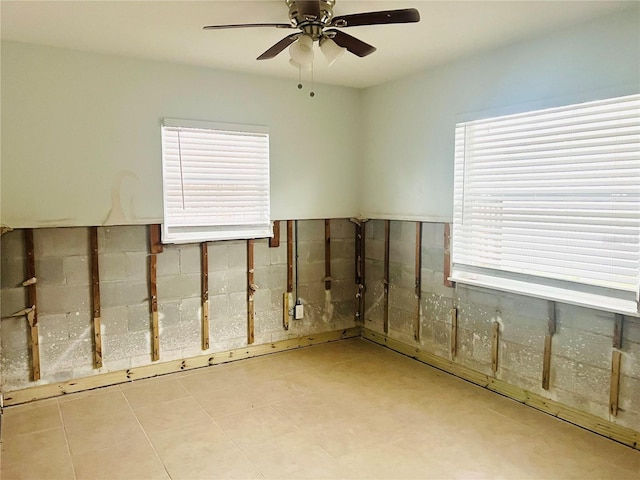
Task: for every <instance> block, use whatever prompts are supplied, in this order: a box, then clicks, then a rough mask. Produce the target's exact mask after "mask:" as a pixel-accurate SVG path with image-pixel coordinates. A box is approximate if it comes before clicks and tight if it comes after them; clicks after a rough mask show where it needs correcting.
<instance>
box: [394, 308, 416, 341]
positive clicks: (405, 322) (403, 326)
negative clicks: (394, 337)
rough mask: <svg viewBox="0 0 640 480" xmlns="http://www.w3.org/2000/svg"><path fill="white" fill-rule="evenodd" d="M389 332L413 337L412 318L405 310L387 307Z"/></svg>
mask: <svg viewBox="0 0 640 480" xmlns="http://www.w3.org/2000/svg"><path fill="white" fill-rule="evenodd" d="M389 330H390V331H391V330H394V331H396V332H399V333H402V334H405V335H409V334H411V336H412V337H413V317H412V316H411V314H410V313H409V312H407V311H406V310H400V309H399V308H395V307H392V306H389Z"/></svg>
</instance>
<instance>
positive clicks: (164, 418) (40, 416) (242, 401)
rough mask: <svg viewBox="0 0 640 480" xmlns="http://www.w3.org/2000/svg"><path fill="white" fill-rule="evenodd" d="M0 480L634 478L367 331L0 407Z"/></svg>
mask: <svg viewBox="0 0 640 480" xmlns="http://www.w3.org/2000/svg"><path fill="white" fill-rule="evenodd" d="M2 437H3V438H2V454H1V455H2V456H1V458H0V460H1V462H2V466H1V471H0V475H1V478H2V480H12V479H23V478H28V479H43V480H44V479H46V480H49V479H57V478H61V479H67V478H68V479H109V480H112V479H120V478H122V479H136V480H139V479H147V478H148V479H156V478H157V479H169V478H170V479H193V480H195V479H204V478H287V479H297V478H317V479H325V478H326V479H328V478H340V479H369V478H382V479H392V478H398V479H408V478H418V479H428V478H438V479H440V478H441V479H467V478H469V479H476V478H491V479H494V478H507V479H538V478H539V479H572V478H576V479H578V478H579V479H599V478H611V479H616V480H622V479H627V478H628V479H635V480H638V479H639V478H640V452H639V451H635V450H632V449H631V448H628V447H625V446H623V445H620V444H617V443H615V442H613V441H611V440H607V439H605V438H603V437H600V436H598V435H595V434H593V433H590V432H587V431H585V430H582V429H580V428H578V427H575V426H573V425H569V424H567V423H564V422H562V421H560V420H557V419H555V418H553V417H550V416H548V415H545V414H543V413H540V412H537V411H535V410H533V409H531V408H528V407H525V406H523V405H520V404H518V403H516V402H514V401H511V400H509V399H507V398H503V397H500V396H498V395H496V394H493V393H491V392H488V391H486V390H483V389H481V388H479V387H476V386H474V385H472V384H469V383H467V382H464V381H462V380H459V379H457V378H455V377H452V376H449V375H447V374H444V373H442V372H439V371H437V370H434V369H432V368H430V367H427V366H426V365H422V364H420V363H418V362H416V361H414V360H410V359H408V358H406V357H403V356H401V355H399V354H396V353H394V352H391V351H389V350H387V349H384V348H382V347H379V346H377V345H374V344H372V343H369V342H367V341H365V340H361V339H354V340H349V341H343V342H337V343H331V344H325V345H319V346H316V347H310V348H305V349H300V350H296V351H291V352H284V353H278V354H274V355H270V356H266V357H261V358H256V359H251V360H242V361H239V362H234V363H230V364H226V365H218V366H215V367H209V368H205V369H201V370H193V371H189V372H182V373H177V374H172V375H166V376H163V377H157V378H154V379H149V380H141V381H137V382H134V383H129V384H123V385H118V386H113V387H108V388H103V389H98V390H94V391H91V392H85V393H78V394H73V395H69V396H65V397H61V398H56V399H50V400H44V401H39V402H34V403H31V404H27V405H21V406H16V407H10V408H7V409H5V415H4V422H3V432H2Z"/></svg>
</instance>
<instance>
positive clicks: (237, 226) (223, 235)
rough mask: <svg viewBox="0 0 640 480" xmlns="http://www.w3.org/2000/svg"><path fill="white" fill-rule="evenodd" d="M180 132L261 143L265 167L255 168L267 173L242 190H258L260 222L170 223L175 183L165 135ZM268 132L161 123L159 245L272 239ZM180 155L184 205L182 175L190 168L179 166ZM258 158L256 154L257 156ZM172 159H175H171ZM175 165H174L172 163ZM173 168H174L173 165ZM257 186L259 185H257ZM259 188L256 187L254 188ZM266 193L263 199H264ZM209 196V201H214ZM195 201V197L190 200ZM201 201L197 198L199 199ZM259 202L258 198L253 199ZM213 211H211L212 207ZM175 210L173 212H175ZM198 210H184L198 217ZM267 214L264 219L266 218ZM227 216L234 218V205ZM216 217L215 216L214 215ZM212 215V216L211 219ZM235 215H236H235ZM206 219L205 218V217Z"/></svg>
mask: <svg viewBox="0 0 640 480" xmlns="http://www.w3.org/2000/svg"><path fill="white" fill-rule="evenodd" d="M175 129H182V130H181V131H189V132H192V133H193V132H194V131H202V132H203V134H206V133H204V132H207V131H209V132H211V134H212V135H216V134H221V135H227V134H228V135H232V136H233V135H235V136H238V138H240V137H242V136H243V134H249V136H252V135H253V137H251V138H255V139H258V138H259V139H261V141H262V142H263V143H264V145H262V148H266V163H265V159H264V158H262V159H260V160H256V165H258V164H259V165H261V168H263V169H264V167H265V165H266V173H264V174H263V175H261V177H260V179H259V181H256V184H252V183H251V182H249V181H248V182H247V183H246V184H245V185H244V186H245V187H247V186H253V187H254V188H255V189H256V190H259V192H260V196H261V197H262V200H260V199H258V200H256V203H260V207H259V208H260V210H261V213H260V216H262V217H264V218H262V219H261V220H259V219H256V221H252V222H246V221H243V222H238V221H234V222H232V223H230V224H224V223H220V222H219V221H211V218H209V219H208V221H207V219H206V218H205V219H204V221H203V222H199V223H198V224H194V225H178V224H177V223H175V222H173V221H172V219H175V218H177V214H176V213H175V212H172V211H171V207H170V205H169V203H170V202H169V196H170V194H169V191H170V188H171V187H172V186H173V187H174V188H175V185H176V184H175V182H173V183H172V182H171V181H170V179H169V177H170V175H169V174H168V173H167V169H168V168H170V166H171V165H170V160H169V157H170V154H169V147H168V135H169V131H170V130H175ZM269 141H270V138H269V129H268V127H265V126H258V125H242V124H231V123H221V122H211V121H199V120H185V119H175V118H164V119H163V120H162V122H161V146H162V170H161V172H162V201H163V220H162V227H161V230H162V239H161V240H162V243H165V244H180V243H200V242H206V241H218V240H242V239H253V238H266V237H271V236H272V235H273V232H272V222H271V213H270V197H271V190H270V166H271V165H270V164H271V160H270V145H269ZM178 145H179V147H178V148H179V149H180V150H179V151H180V152H182V150H181V149H182V148H183V147H182V145H181V144H180V142H179V143H178ZM221 152H222V150H218V151H217V153H218V154H220V153H221ZM211 153H212V158H213V157H214V156H215V154H216V151H215V150H212V152H211ZM182 155H183V154H182V153H180V154H179V156H180V166H179V168H180V187H181V188H182V191H183V202H184V200H185V197H184V185H185V183H184V181H185V180H184V171H185V169H186V170H187V171H188V170H189V168H193V167H185V166H184V164H183V162H182ZM256 155H257V154H256ZM174 156H175V155H174ZM174 164H175V162H174ZM174 168H175V165H174ZM215 168H216V166H215V165H214V166H213V167H212V173H215V172H214V171H215ZM258 184H259V185H258ZM256 185H258V186H256ZM265 192H266V197H265ZM213 197H214V196H212V197H211V198H213ZM193 198H195V197H193ZM198 198H200V197H198ZM256 198H258V197H256ZM212 208H213V207H212ZM174 210H175V208H174ZM196 210H197V209H195V208H190V209H186V212H187V215H189V214H190V215H197V213H195V212H196ZM265 213H266V217H265ZM228 214H229V216H233V215H234V212H233V205H231V206H230V208H229V210H228ZM214 215H215V214H214ZM214 215H212V216H214ZM235 215H237V212H235ZM205 216H206V214H205Z"/></svg>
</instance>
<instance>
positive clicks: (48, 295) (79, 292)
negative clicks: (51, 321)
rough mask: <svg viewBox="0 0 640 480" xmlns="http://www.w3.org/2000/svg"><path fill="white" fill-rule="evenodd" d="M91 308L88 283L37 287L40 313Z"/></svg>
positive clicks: (66, 311) (67, 311)
mask: <svg viewBox="0 0 640 480" xmlns="http://www.w3.org/2000/svg"><path fill="white" fill-rule="evenodd" d="M90 308H91V291H90V289H89V286H88V285H66V286H59V287H42V288H39V289H38V309H39V311H40V312H41V313H42V314H52V313H69V312H77V311H80V310H89V309H90Z"/></svg>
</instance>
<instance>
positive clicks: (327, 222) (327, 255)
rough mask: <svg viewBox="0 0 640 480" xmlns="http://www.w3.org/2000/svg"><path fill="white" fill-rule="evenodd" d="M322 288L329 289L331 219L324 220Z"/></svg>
mask: <svg viewBox="0 0 640 480" xmlns="http://www.w3.org/2000/svg"><path fill="white" fill-rule="evenodd" d="M324 289H325V290H331V220H329V219H325V221H324Z"/></svg>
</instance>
